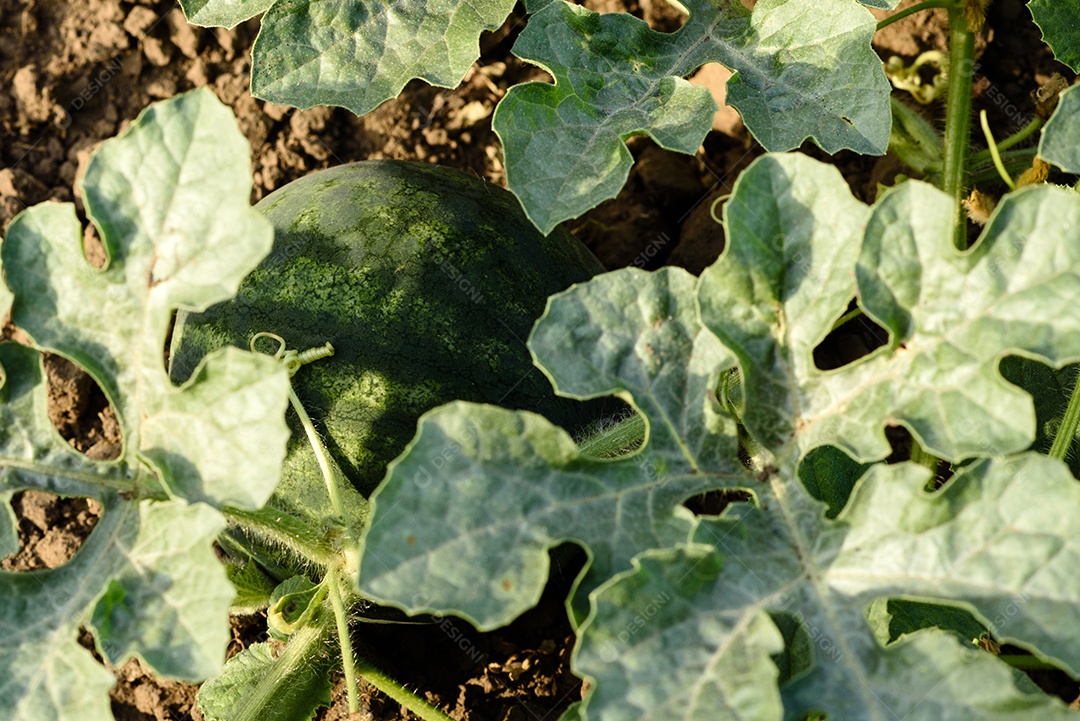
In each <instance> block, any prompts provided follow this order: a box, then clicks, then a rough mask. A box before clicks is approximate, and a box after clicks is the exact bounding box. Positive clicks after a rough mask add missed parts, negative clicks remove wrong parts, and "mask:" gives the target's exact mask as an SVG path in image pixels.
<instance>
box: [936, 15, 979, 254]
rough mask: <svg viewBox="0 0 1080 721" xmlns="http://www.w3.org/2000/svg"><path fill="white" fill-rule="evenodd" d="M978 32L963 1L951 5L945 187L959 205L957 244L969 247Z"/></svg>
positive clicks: (957, 209)
mask: <svg viewBox="0 0 1080 721" xmlns="http://www.w3.org/2000/svg"><path fill="white" fill-rule="evenodd" d="M974 57H975V35H974V33H972V32H971V30H970V29H969V28H968V21H967V18H966V17H965V16H964V8H963V6H962V5H961V4H958V3H952V4H950V5H949V90H948V103H947V107H946V109H945V158H944V170H943V172H942V185H941V188H942V190H944V191H945V192H946V193H948V194H949V195H951V196H952V198H953V203H954V205H955V210H954V212H955V224H954V225H955V228H956V230H955V234H954V236H953V242H954V243H955V244H956V247H957V248H966V247H967V219H966V217H965V215H964V212H963V207H962V206H961V201H962V200H963V199H964V196H965V195H966V194H967V183H966V175H967V157H968V144H969V142H970V140H971V77H972V69H973V67H974V64H975V63H974Z"/></svg>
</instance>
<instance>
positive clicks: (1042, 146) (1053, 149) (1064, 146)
mask: <svg viewBox="0 0 1080 721" xmlns="http://www.w3.org/2000/svg"><path fill="white" fill-rule="evenodd" d="M1039 155H1040V156H1041V157H1042V158H1043V159H1044V160H1048V161H1050V162H1051V163H1053V164H1054V165H1056V166H1058V167H1059V168H1061V169H1062V170H1064V171H1065V172H1067V173H1078V172H1080V91H1078V90H1077V88H1076V86H1073V87H1070V88H1066V89H1065V90H1064V91H1063V92H1062V93H1061V97H1060V99H1059V100H1058V106H1057V107H1056V108H1055V109H1054V113H1053V114H1052V115H1051V116H1050V119H1049V120H1047V121H1046V126H1045V127H1044V128H1043V131H1042V136H1040V138H1039Z"/></svg>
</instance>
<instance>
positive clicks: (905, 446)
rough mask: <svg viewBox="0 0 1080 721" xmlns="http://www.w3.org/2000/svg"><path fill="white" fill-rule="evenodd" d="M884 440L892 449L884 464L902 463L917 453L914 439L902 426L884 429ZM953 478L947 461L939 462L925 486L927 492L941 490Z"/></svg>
mask: <svg viewBox="0 0 1080 721" xmlns="http://www.w3.org/2000/svg"><path fill="white" fill-rule="evenodd" d="M885 438H886V439H887V440H888V441H889V445H890V446H891V447H892V453H890V454H889V457H888V458H886V459H885V462H886V463H903V462H904V461H910V460H913V459H912V453H913V452H915V453H917V452H918V450H917V449H916V447H915V438H914V436H912V435H911V432H910V431H908V429H907V428H904V427H903V426H889V427H888V428H886V429H885ZM952 476H953V469H952V467H951V466H950V465H949V463H948V461H942V460H939V461H938V463H937V466H936V468H935V469H934V477H933V478H932V479H931V480H930V482H929V483H928V484H927V489H928V490H936V489H938V488H941V487H942V486H943V485H944V484H945V482H946V481H948V480H949V479H950V478H952Z"/></svg>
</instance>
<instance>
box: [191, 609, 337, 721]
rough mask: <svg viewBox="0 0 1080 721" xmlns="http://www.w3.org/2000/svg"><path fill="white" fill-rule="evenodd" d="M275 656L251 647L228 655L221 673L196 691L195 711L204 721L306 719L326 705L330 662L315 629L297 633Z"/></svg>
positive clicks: (269, 649) (262, 646)
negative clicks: (196, 702) (228, 657)
mask: <svg viewBox="0 0 1080 721" xmlns="http://www.w3.org/2000/svg"><path fill="white" fill-rule="evenodd" d="M297 636H298V637H299V638H293V639H292V640H290V641H289V642H288V644H286V645H285V646H284V648H283V649H282V650H281V651H280V652H276V651H275V649H274V646H273V645H272V644H269V643H256V644H252V645H251V646H248V647H247V648H245V649H244V650H243V651H241V652H240V653H238V654H236V655H235V656H233V657H232V658H231V659H229V661H228V662H227V663H226V664H225V667H224V668H223V669H222V672H221V675H220V676H217V677H215V678H213V679H210V680H209V681H207V682H206V683H204V684H203V685H202V687H201V688H200V689H199V708H200V709H202V712H203V716H204V717H205V718H206V719H207V721H310V719H312V718H314V716H315V713H316V711H318V709H319V708H320V707H322V706H329V705H330V691H331V688H332V686H333V684H332V683H331V681H330V672H331V670H332V668H333V666H334V659H333V657H332V656H328V655H327V654H326V653H325V651H324V649H322V648H320V647H319V645H321V644H318V645H315V646H312V644H311V643H309V642H310V641H316V642H320V641H321V642H322V643H325V641H326V639H323V638H321V637H320V632H319V631H318V630H316V629H315V628H308V629H304V630H302V631H300V632H299V633H298V634H297Z"/></svg>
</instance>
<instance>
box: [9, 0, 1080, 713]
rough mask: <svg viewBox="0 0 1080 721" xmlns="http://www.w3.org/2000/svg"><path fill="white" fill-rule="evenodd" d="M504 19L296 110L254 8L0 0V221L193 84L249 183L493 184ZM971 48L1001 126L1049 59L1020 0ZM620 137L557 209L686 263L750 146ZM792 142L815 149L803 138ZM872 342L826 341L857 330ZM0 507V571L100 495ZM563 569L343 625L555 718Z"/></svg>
mask: <svg viewBox="0 0 1080 721" xmlns="http://www.w3.org/2000/svg"><path fill="white" fill-rule="evenodd" d="M911 2H913V0H905V2H904V3H902V4H901V7H905V6H907V5H909V4H911ZM588 4H590V6H594V7H596V8H597V9H603V10H617V9H622V8H627V9H629V10H630V11H632V12H634V13H635V14H637V15H638V16H639V17H643V18H645V19H646V20H647V21H648V22H650V24H652V25H653V27H656V28H660V29H665V30H671V29H673V28H675V27H677V26H678V24H679V18H678V15H677V14H674V13H673V12H672V11H670V9H669V8H668V7H667V6H666V4H665V3H663V2H662V1H661V0H640V1H639V0H625V1H624V0H596V2H595V3H593V2H589V3H588ZM748 4H749V3H748ZM519 20H520V18H519V16H517V15H515V16H514V17H511V19H510V20H509V21H508V22H507V23H506V25H505V26H504V28H503V29H501V30H499V31H497V32H495V33H490V34H487V35H485V37H484V38H483V39H482V41H481V45H482V50H483V56H482V58H481V60H480V62H479V63H478V64H477V65H476V66H475V67H474V68H473V70H472V71H470V73H469V74H468V75H467V77H466V79H465V81H464V82H463V83H462V84H461V85H460V86H459V87H458V88H456V89H454V90H444V89H439V88H431V87H428V86H426V85H424V84H423V83H420V82H413V83H411V84H410V85H409V86H407V88H406V89H405V91H404V93H403V94H402V95H401V97H400V98H398V99H396V100H394V101H391V102H388V103H386V104H384V105H383V106H382V107H380V108H378V109H377V110H376V111H375V112H373V113H371V114H369V115H368V116H365V117H362V118H357V117H355V116H353V115H351V114H350V113H348V112H346V111H343V110H340V109H329V108H316V109H313V110H309V111H296V110H292V109H289V108H286V107H281V106H275V105H272V104H269V103H264V102H262V101H259V100H254V99H252V98H251V97H250V95H249V93H248V72H249V66H250V56H249V50H250V47H251V44H252V41H253V40H254V37H255V34H256V32H257V30H258V24H257V22H254V21H253V22H249V23H246V24H244V25H242V26H240V27H238V28H236V29H234V30H221V29H215V30H209V29H200V28H193V27H190V26H188V25H187V24H186V22H184V19H183V16H182V14H181V13H180V10H179V8H178V7H177V5H176V4H175V3H172V2H155V1H154V0H137V1H135V2H131V1H127V0H123V1H122V0H83V1H82V2H77V3H72V2H66V1H65V0H0V85H2V86H3V88H4V90H3V92H0V168H2V169H0V227H3V226H4V225H6V224H7V222H8V221H10V219H11V218H13V217H14V216H15V215H16V214H17V213H18V212H20V211H21V210H23V209H24V208H26V207H28V206H29V205H32V204H34V203H38V202H41V201H44V200H61V201H71V200H74V201H75V203H76V204H77V206H78V208H79V210H80V212H81V211H82V206H81V199H80V197H79V194H78V191H77V190H73V188H75V187H77V186H76V183H77V181H78V179H79V177H80V176H81V173H82V171H83V170H84V168H85V164H86V161H87V159H88V158H89V155H90V152H91V150H92V149H93V148H94V147H95V145H96V144H97V143H99V142H101V141H102V140H104V139H107V138H109V137H112V136H114V135H115V134H117V133H118V132H119V131H120V130H122V129H123V128H124V127H125V126H126V125H127V124H128V123H129V122H130V121H131V120H132V119H133V118H134V117H135V116H136V115H137V114H138V113H139V111H141V110H142V109H143V108H144V107H145V106H146V105H147V104H149V103H150V102H153V101H155V100H159V99H162V98H166V97H169V96H171V95H173V94H175V93H177V92H180V91H184V90H188V89H190V88H193V87H196V86H202V85H209V86H210V87H211V88H212V89H213V90H214V91H215V92H216V93H217V95H218V97H220V98H221V99H222V100H223V101H224V102H226V103H228V104H229V105H230V106H231V107H232V108H233V110H234V112H235V113H236V114H237V116H238V118H239V120H240V125H241V128H242V129H243V131H244V133H245V135H246V136H247V138H248V139H249V141H250V142H251V144H252V148H253V158H254V160H253V163H252V170H253V174H254V179H255V185H254V190H253V194H252V195H253V198H252V199H253V200H257V199H259V198H261V197H262V196H264V195H265V194H266V193H268V192H270V191H271V190H273V189H275V188H277V187H280V186H281V185H283V184H285V183H287V182H289V181H291V180H293V179H295V178H297V177H300V176H302V175H305V174H307V173H309V172H311V171H314V170H317V169H320V168H324V167H328V166H331V165H336V164H339V163H344V162H350V161H354V160H361V159H366V158H402V159H418V160H425V161H429V162H435V163H440V164H445V165H451V166H455V167H459V168H464V169H467V170H470V171H472V172H474V173H476V174H477V175H479V176H482V177H485V178H487V179H489V180H491V181H492V182H495V183H499V184H502V183H503V169H502V164H501V161H500V152H499V147H498V143H497V139H496V138H495V136H494V134H493V133H492V130H491V112H492V110H493V108H494V106H495V104H496V103H497V102H498V100H499V99H500V98H501V97H502V95H503V94H504V93H505V92H506V89H507V88H508V87H510V86H511V85H513V84H516V83H519V82H522V81H524V80H528V79H537V78H544V77H545V74H544V73H543V72H542V71H540V70H538V69H536V68H532V67H530V66H527V65H524V64H523V63H521V62H520V61H518V60H517V59H516V58H514V57H513V56H512V55H510V52H509V51H510V47H511V45H512V43H513V39H514V37H515V36H516V32H517V31H518V30H519V29H520V22H519ZM944 37H945V33H944V25H943V20H942V13H940V12H935V13H923V14H919V15H916V16H913V17H912V18H910V19H908V20H905V21H903V22H901V23H897V24H896V25H894V26H892V27H891V28H889V29H888V30H886V31H885V32H883V33H881V34H879V36H878V38H877V40H878V48H879V50H880V52H881V54H882V57H883V58H884V57H888V56H889V55H892V54H897V55H901V56H902V57H904V58H905V59H906V60H908V61H910V60H912V59H913V58H914V57H915V56H916V55H917V54H918V53H919V52H922V51H923V50H926V49H932V48H941V47H943V46H944ZM980 50H981V51H982V55H981V58H980V65H979V68H978V72H979V73H980V75H981V76H982V77H983V80H982V81H981V82H980V84H979V93H980V95H979V97H978V98H977V100H976V103H977V104H976V112H977V111H978V109H979V108H981V107H986V108H987V109H988V110H989V111H990V114H991V120H992V122H993V124H994V126H995V128H997V129H999V133H1000V134H1001V135H1002V136H1003V135H1005V134H1007V133H1008V132H1010V131H1011V130H1014V129H1016V128H1017V127H1019V126H1022V125H1023V124H1024V123H1025V122H1026V121H1027V119H1028V118H1030V117H1031V114H1032V113H1033V112H1034V104H1033V102H1032V100H1031V99H1030V97H1029V93H1030V92H1031V91H1032V90H1033V89H1034V88H1035V87H1036V86H1037V83H1040V82H1045V81H1046V80H1047V79H1048V78H1049V76H1050V74H1051V73H1052V72H1055V71H1057V72H1063V73H1068V71H1067V69H1066V68H1064V66H1061V65H1059V64H1057V63H1055V62H1054V61H1053V59H1052V57H1051V56H1050V54H1049V51H1048V49H1046V48H1045V47H1044V46H1043V45H1042V44H1041V42H1040V33H1039V31H1038V29H1037V28H1035V26H1034V25H1033V24H1032V23H1031V22H1030V16H1029V15H1028V13H1027V10H1026V9H1025V8H1024V4H1023V2H1022V1H1021V0H998V1H997V2H995V3H994V4H993V6H992V8H991V11H990V18H989V23H988V27H987V30H986V31H985V32H984V35H983V37H982V39H981V41H980ZM725 75H726V72H725V71H724V70H723V69H722V68H719V67H712V68H709V69H707V70H705V71H703V72H701V73H699V74H698V76H697V77H696V78H695V79H694V81H695V82H699V83H701V84H704V85H706V86H708V87H710V89H711V90H713V91H714V94H717V95H718V96H719V97H722V91H723V87H722V83H723V80H724V77H725ZM1067 77H1068V78H1069V79H1071V78H1072V75H1071V74H1067ZM926 112H927V115H928V117H930V118H931V119H934V118H936V117H938V116H940V114H941V113H942V110H941V108H940V107H937V106H930V107H929V108H927V109H926ZM935 114H936V115H935ZM630 147H631V150H632V151H633V153H634V156H635V157H636V158H637V161H638V162H637V163H636V164H635V166H634V169H633V171H632V172H631V175H630V179H629V182H628V183H627V184H626V187H625V189H624V190H623V191H622V192H621V193H620V194H619V196H618V198H616V199H614V200H611V201H609V202H606V203H604V204H602V205H600V206H599V207H598V208H596V209H594V210H593V211H591V212H590V213H588V214H586V216H584V217H583V218H580V219H578V220H576V221H572V222H570V223H569V224H568V225H569V227H570V228H571V229H572V230H573V231H574V232H575V233H576V234H577V235H578V236H579V237H580V238H581V239H582V240H583V241H584V242H585V243H586V244H588V245H589V246H590V247H591V248H592V249H593V250H594V252H596V254H597V255H598V257H599V258H600V259H601V260H602V261H603V262H604V264H605V265H606V266H607V267H608V268H617V267H622V266H629V265H636V266H639V267H644V268H655V267H659V266H660V265H663V264H665V263H667V264H677V265H681V266H683V267H686V268H688V269H690V270H691V271H693V272H695V273H696V272H700V271H701V270H702V269H703V268H705V267H706V266H707V265H708V264H709V263H711V262H712V261H713V260H714V259H715V258H716V257H717V256H718V255H719V254H720V252H721V250H722V248H723V242H724V239H723V231H722V229H721V228H720V227H719V226H718V225H717V224H716V223H715V222H714V221H713V220H712V213H713V207H712V206H713V204H714V201H716V200H717V199H718V198H721V197H722V196H724V195H726V194H728V193H730V192H731V190H732V185H733V183H734V180H735V178H736V177H737V176H738V173H739V172H740V171H741V170H742V169H743V168H745V167H746V166H747V165H748V164H749V163H750V162H751V161H752V160H753V159H754V158H755V157H757V156H758V155H760V154H761V153H762V150H761V148H760V147H759V146H758V145H757V144H756V143H755V142H754V141H753V140H752V139H751V138H750V137H749V135H748V134H747V133H746V131H745V129H743V128H742V125H741V122H739V120H738V117H737V115H735V114H734V113H733V112H732V111H731V110H730V109H726V110H724V111H722V112H721V113H719V114H718V115H717V119H716V121H715V123H714V132H713V133H711V134H710V135H709V137H708V138H707V139H706V141H705V143H704V145H703V146H702V148H701V149H700V150H699V152H698V153H697V155H696V156H693V157H690V156H682V155H678V154H674V153H670V152H667V151H664V150H662V149H660V148H658V147H656V146H655V145H654V144H653V143H651V142H650V141H648V140H645V139H640V138H639V139H634V140H632V141H631V142H630ZM804 150H806V151H807V152H810V153H811V154H813V155H815V156H816V157H819V158H824V157H825V156H824V154H823V153H821V152H820V151H817V150H816V149H813V148H811V147H809V146H808V147H807V148H804ZM831 161H832V162H834V163H835V164H836V165H837V166H838V167H840V169H841V170H842V172H843V173H844V175H845V177H846V178H848V180H849V183H850V184H851V187H852V190H853V192H855V193H856V195H858V196H859V197H860V198H862V199H863V200H866V201H872V200H873V198H874V196H875V194H876V192H877V187H878V183H879V182H881V183H888V182H890V180H891V179H892V177H894V176H895V174H896V173H897V172H898V171H899V170H900V166H899V164H898V162H897V161H896V159H895V158H892V157H890V156H886V157H885V158H867V157H860V156H856V155H853V154H850V153H841V154H839V155H838V156H836V157H834V158H832V159H831ZM715 212H716V213H719V212H720V208H719V207H717V208H716V209H715ZM854 335H857V334H854ZM864 335H865V334H864ZM864 341H865V342H864ZM871 341H873V339H872V338H871V339H869V340H867V339H861V338H854V340H852V339H848V340H847V341H843V339H841V343H844V342H847V343H853V344H854V345H855V346H859V344H860V343H861V344H863V345H862V346H861V347H865V345H866V344H867V343H870V342H871ZM861 352H863V351H861ZM849 360H850V359H849ZM46 368H47V371H48V375H49V379H50V382H51V388H52V398H51V405H50V415H51V417H52V419H53V421H54V423H55V424H56V426H57V428H58V429H59V430H60V431H61V432H62V433H63V434H64V435H65V437H67V438H69V439H70V442H71V444H72V445H73V446H74V447H75V448H77V449H78V450H80V451H83V452H85V453H87V454H88V455H91V456H93V457H96V458H111V457H115V456H116V454H117V453H118V452H119V443H120V438H119V429H118V427H117V424H116V420H115V417H113V415H112V412H111V409H110V408H109V407H108V404H107V403H106V402H105V399H104V397H103V395H102V394H101V391H100V390H99V389H98V388H97V387H96V386H95V385H94V384H93V383H92V382H91V381H89V379H88V378H87V377H86V376H85V375H83V374H82V373H81V372H79V371H78V370H77V369H75V368H74V367H73V366H71V364H69V363H67V362H66V361H63V360H62V359H58V358H50V359H49V360H48V361H47V364H46ZM12 505H13V507H14V509H15V511H16V513H17V515H18V517H19V532H20V543H21V547H20V549H19V550H18V552H17V553H16V554H15V555H12V556H9V557H7V558H5V559H4V560H3V561H2V562H0V568H3V569H6V570H31V569H37V568H48V567H55V566H57V565H59V564H61V563H63V562H64V561H66V560H67V559H68V558H70V556H71V554H72V553H73V552H74V551H75V549H76V548H77V547H78V545H79V543H80V542H81V540H82V539H83V538H85V536H86V535H87V534H89V532H90V530H91V529H92V528H93V525H94V522H95V521H96V518H97V514H98V511H99V509H98V508H97V506H96V504H95V503H93V502H87V501H86V500H85V499H57V498H55V497H53V496H49V495H48V494H43V493H37V492H26V493H21V494H16V496H15V498H14V499H13V502H12ZM564 556H565V554H563V555H561V556H560V557H564ZM578 562H580V559H579V561H578ZM575 570H576V567H575V566H573V565H571V566H570V567H567V568H563V569H562V570H561V572H557V573H555V574H554V577H553V580H552V582H551V585H550V588H549V590H548V593H547V594H546V595H545V598H544V600H543V601H542V602H541V604H540V605H539V606H538V608H537V609H535V610H534V611H532V612H530V613H529V614H526V616H524V617H522V618H521V619H519V620H518V621H517V622H515V623H514V624H513V625H511V626H510V627H508V628H506V629H502V630H500V631H497V632H494V633H489V634H479V633H476V632H475V631H473V630H472V629H470V628H469V627H468V625H467V624H465V623H464V622H461V621H457V620H444V622H443V623H440V624H434V625H432V626H431V627H425V628H416V627H406V628H404V630H403V628H402V627H398V628H389V629H388V628H387V627H379V626H375V627H371V628H368V627H361V628H360V629H358V631H357V640H358V641H359V642H361V643H365V644H370V645H371V646H372V647H374V648H376V649H377V650H378V651H379V652H380V653H382V654H383V655H384V656H385V657H386V661H387V664H388V666H389V669H388V670H390V671H391V672H393V673H395V674H397V675H398V676H399V678H401V679H402V680H403V681H405V682H407V683H409V684H411V685H412V686H413V687H415V688H420V689H427V690H430V694H431V698H432V700H433V701H435V702H436V703H437V704H438V705H440V706H441V707H443V708H444V709H446V710H447V711H448V712H449V713H451V715H453V717H454V718H457V719H463V720H470V721H526V720H529V721H548V720H554V719H556V718H558V715H559V714H560V713H561V711H562V710H563V709H565V707H566V706H567V705H568V704H569V703H570V702H572V701H573V700H575V699H577V698H580V695H581V685H580V682H579V681H578V680H577V679H576V678H574V677H573V676H572V674H571V673H570V671H569V653H570V648H571V645H572V638H573V637H572V634H571V631H570V628H569V626H568V623H567V620H566V614H565V611H564V609H563V606H562V601H561V599H562V598H564V597H565V594H566V591H567V589H568V587H569V583H570V582H571V580H572V578H573V576H574V573H575ZM447 624H449V626H447ZM263 630H264V624H263V622H262V621H261V620H260V619H257V618H255V619H237V620H236V622H235V624H234V632H235V641H234V644H233V647H232V649H231V650H232V651H233V652H235V651H236V650H239V649H240V648H241V647H243V646H244V645H246V644H249V643H252V642H254V641H256V640H260V634H261V633H262V631H263ZM116 675H117V679H118V684H117V686H116V689H115V690H114V692H113V709H114V712H115V714H116V717H117V718H118V719H120V720H121V721H136V720H138V721H148V720H149V719H157V720H158V721H163V720H164V719H187V718H193V719H200V718H201V716H200V714H199V712H198V709H197V706H196V705H195V704H194V699H195V696H194V694H195V691H196V687H194V686H192V685H190V684H182V683H175V682H170V681H162V680H158V679H155V678H154V677H153V676H151V675H149V674H147V673H146V671H145V669H143V668H142V667H141V666H140V665H139V664H138V663H136V662H132V663H129V664H127V665H125V666H124V667H122V668H119V669H116ZM368 691H369V693H367V694H365V699H364V705H365V709H366V710H365V711H364V713H363V714H361V715H360V718H364V719H384V720H387V719H398V718H405V716H404V715H403V714H402V712H400V711H399V709H398V708H397V706H396V705H395V704H393V703H392V702H388V701H386V700H385V699H384V698H383V697H382V696H381V695H380V694H379V693H378V692H374V691H371V690H370V689H368ZM1072 693H1073V695H1075V687H1073V691H1072ZM342 694H343V689H342V688H340V687H339V688H338V689H337V693H336V696H335V698H336V699H337V700H338V702H337V703H335V705H334V706H333V707H332V708H331V709H329V710H328V711H326V712H324V713H323V714H321V718H323V719H339V718H345V717H346V715H347V714H345V713H344V711H343V708H344V706H343V704H342V702H341V698H342ZM1063 695H1067V693H1063Z"/></svg>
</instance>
